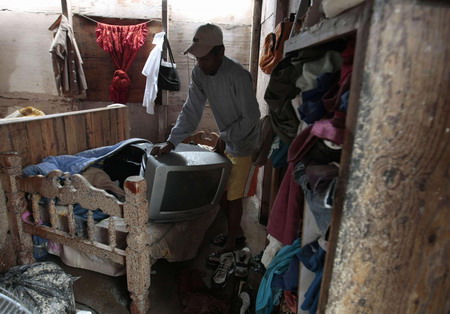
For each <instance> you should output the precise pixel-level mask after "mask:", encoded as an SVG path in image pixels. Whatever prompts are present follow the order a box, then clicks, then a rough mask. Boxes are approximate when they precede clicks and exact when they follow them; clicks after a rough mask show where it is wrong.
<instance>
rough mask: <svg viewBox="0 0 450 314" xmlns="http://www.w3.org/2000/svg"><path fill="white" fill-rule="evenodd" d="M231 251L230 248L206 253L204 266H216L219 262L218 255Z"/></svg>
mask: <svg viewBox="0 0 450 314" xmlns="http://www.w3.org/2000/svg"><path fill="white" fill-rule="evenodd" d="M229 252H231V251H230V250H220V251H217V252H213V253H211V254H209V255H208V257H207V258H206V267H208V268H216V267H217V266H219V264H220V256H221V255H222V254H225V253H229Z"/></svg>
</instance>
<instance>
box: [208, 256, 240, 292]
mask: <svg viewBox="0 0 450 314" xmlns="http://www.w3.org/2000/svg"><path fill="white" fill-rule="evenodd" d="M234 267H235V256H234V253H233V252H227V253H224V254H222V255H220V262H219V266H217V269H216V271H215V272H214V274H213V276H212V278H211V288H213V289H221V288H224V287H225V285H226V283H227V278H228V275H231V274H232V273H233V271H234Z"/></svg>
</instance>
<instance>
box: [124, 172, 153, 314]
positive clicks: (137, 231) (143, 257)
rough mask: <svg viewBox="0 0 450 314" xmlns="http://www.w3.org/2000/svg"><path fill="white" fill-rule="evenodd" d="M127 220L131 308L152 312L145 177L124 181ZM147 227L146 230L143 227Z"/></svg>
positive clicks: (137, 313) (138, 312) (135, 311)
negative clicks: (150, 308)
mask: <svg viewBox="0 0 450 314" xmlns="http://www.w3.org/2000/svg"><path fill="white" fill-rule="evenodd" d="M124 189H125V199H126V202H125V203H124V220H125V224H126V226H127V231H128V235H127V249H126V268H127V283H128V291H130V294H131V300H132V302H131V307H130V311H131V313H133V314H144V313H147V312H148V309H149V307H150V300H149V295H148V293H149V292H148V289H149V287H150V269H151V263H150V246H149V245H150V239H149V236H148V233H147V232H146V231H147V230H148V201H147V193H146V191H147V183H146V181H145V180H144V178H142V177H139V176H132V177H129V178H127V180H126V181H125V184H124ZM143 230H144V231H143Z"/></svg>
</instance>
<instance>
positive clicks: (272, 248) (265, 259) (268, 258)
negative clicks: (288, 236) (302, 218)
mask: <svg viewBox="0 0 450 314" xmlns="http://www.w3.org/2000/svg"><path fill="white" fill-rule="evenodd" d="M267 239H268V240H269V244H268V245H267V246H266V248H265V249H264V253H263V255H262V257H261V263H263V265H264V267H266V268H267V267H269V264H270V263H271V262H272V260H273V258H274V257H275V255H277V253H278V251H279V250H280V249H281V248H282V247H283V244H282V243H281V242H280V241H278V240H277V239H275V238H274V237H272V236H271V235H270V234H269V235H267Z"/></svg>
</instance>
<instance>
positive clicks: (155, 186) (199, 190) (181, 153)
mask: <svg viewBox="0 0 450 314" xmlns="http://www.w3.org/2000/svg"><path fill="white" fill-rule="evenodd" d="M230 171H231V162H230V161H229V159H228V158H226V157H224V156H221V155H220V154H217V153H215V152H211V151H209V150H207V149H205V148H203V147H201V146H198V145H191V144H179V145H178V146H177V147H176V149H175V150H173V151H172V152H170V153H167V154H163V155H160V156H158V157H155V156H152V155H150V154H149V153H146V154H144V161H143V163H142V169H141V176H143V177H144V178H145V179H146V181H147V199H148V202H149V216H150V220H151V221H160V222H171V221H179V220H187V219H192V218H195V217H197V216H199V215H201V214H203V213H205V212H207V211H209V210H211V209H212V208H214V207H215V206H216V205H217V204H218V203H219V201H220V199H221V197H222V193H223V191H224V189H225V187H226V184H227V180H228V176H229V174H230Z"/></svg>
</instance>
